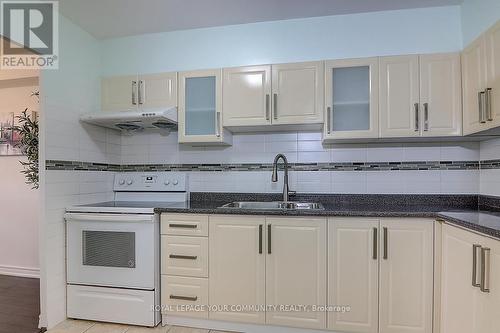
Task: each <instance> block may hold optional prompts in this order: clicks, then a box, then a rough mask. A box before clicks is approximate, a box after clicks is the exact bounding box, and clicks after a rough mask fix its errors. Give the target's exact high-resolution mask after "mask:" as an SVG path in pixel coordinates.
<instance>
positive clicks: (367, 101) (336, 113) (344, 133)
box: [323, 58, 379, 140]
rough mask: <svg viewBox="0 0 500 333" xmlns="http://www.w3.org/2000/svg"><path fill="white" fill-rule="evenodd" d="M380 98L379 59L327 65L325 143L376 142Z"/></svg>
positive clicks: (339, 61) (352, 60) (327, 63)
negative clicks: (366, 139)
mask: <svg viewBox="0 0 500 333" xmlns="http://www.w3.org/2000/svg"><path fill="white" fill-rule="evenodd" d="M378 95H379V91H378V58H366V59H349V60H330V61H326V63H325V102H326V108H325V113H326V115H325V126H324V133H323V137H324V139H325V140H328V139H352V138H377V137H378Z"/></svg>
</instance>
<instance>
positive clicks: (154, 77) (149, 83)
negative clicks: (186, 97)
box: [138, 73, 177, 109]
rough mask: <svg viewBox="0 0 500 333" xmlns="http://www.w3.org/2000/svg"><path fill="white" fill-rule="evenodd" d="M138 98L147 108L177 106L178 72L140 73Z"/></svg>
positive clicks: (141, 104) (141, 105) (143, 106)
mask: <svg viewBox="0 0 500 333" xmlns="http://www.w3.org/2000/svg"><path fill="white" fill-rule="evenodd" d="M138 100H139V106H140V107H142V108H146V109H153V108H154V109H159V108H162V107H163V108H165V107H171V106H177V73H160V74H149V75H140V76H139V83H138Z"/></svg>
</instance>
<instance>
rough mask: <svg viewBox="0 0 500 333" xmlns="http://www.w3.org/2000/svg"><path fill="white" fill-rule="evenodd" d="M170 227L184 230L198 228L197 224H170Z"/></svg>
mask: <svg viewBox="0 0 500 333" xmlns="http://www.w3.org/2000/svg"><path fill="white" fill-rule="evenodd" d="M168 226H169V227H170V228H183V229H196V228H198V225H197V224H179V223H170V224H169V225H168Z"/></svg>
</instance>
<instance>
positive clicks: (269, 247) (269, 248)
mask: <svg viewBox="0 0 500 333" xmlns="http://www.w3.org/2000/svg"><path fill="white" fill-rule="evenodd" d="M271 230H272V227H271V225H270V224H268V225H267V253H268V254H271V253H272V251H271Z"/></svg>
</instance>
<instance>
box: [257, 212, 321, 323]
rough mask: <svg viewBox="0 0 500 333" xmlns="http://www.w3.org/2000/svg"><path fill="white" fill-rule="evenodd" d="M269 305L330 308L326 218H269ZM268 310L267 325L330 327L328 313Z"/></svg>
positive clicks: (267, 271) (267, 291)
mask: <svg viewBox="0 0 500 333" xmlns="http://www.w3.org/2000/svg"><path fill="white" fill-rule="evenodd" d="M266 222H267V258H266V303H267V304H268V305H271V306H273V305H277V306H280V305H299V304H300V305H305V306H308V307H312V306H326V294H327V292H326V236H327V232H326V219H324V218H290V217H289V218H266ZM308 310H311V311H283V310H280V311H276V312H273V311H268V312H267V313H266V323H268V324H273V325H284V326H295V327H304V328H316V329H322V328H326V311H313V310H314V309H312V308H310V309H308Z"/></svg>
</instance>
